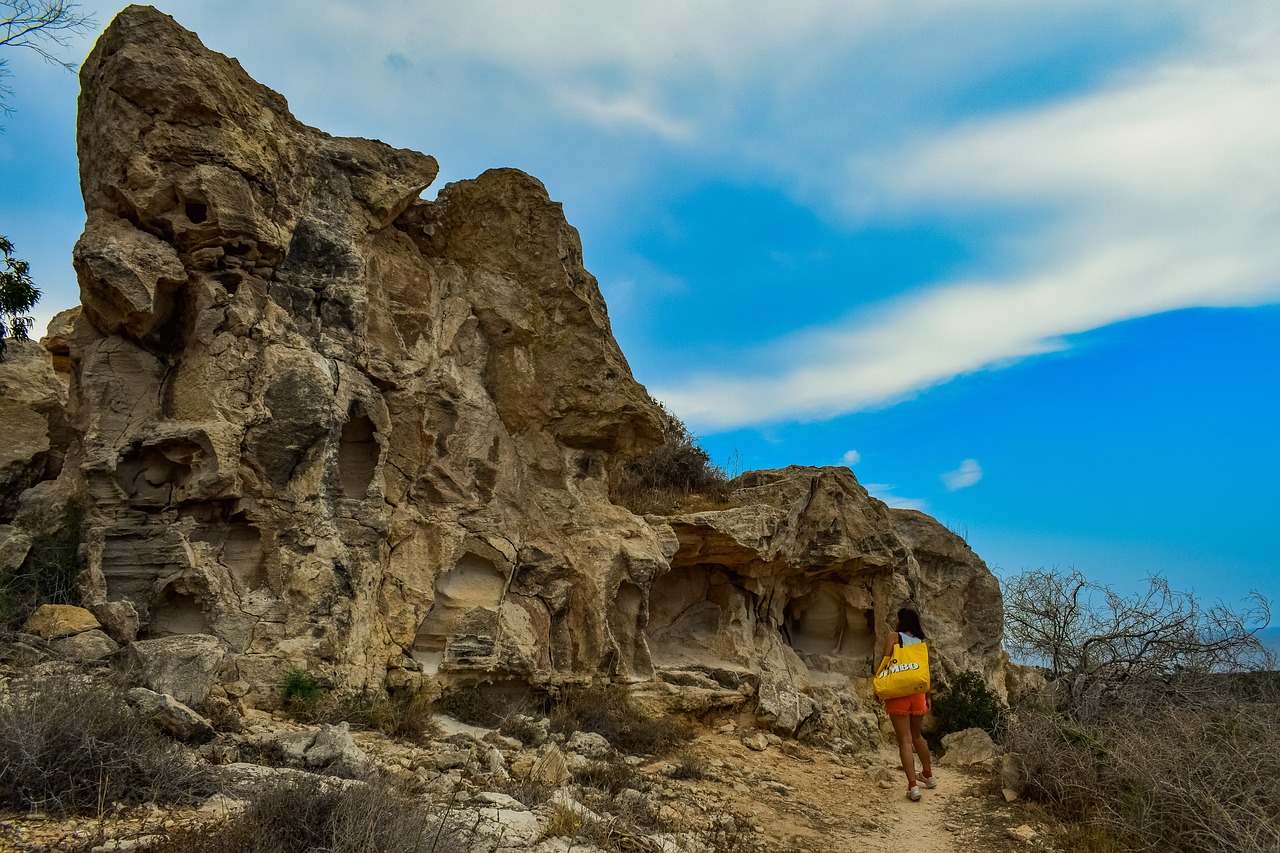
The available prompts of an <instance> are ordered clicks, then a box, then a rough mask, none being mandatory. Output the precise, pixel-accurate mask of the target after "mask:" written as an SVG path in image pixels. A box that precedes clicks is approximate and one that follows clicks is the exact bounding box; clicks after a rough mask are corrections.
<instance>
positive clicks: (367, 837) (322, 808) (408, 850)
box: [153, 777, 469, 853]
mask: <svg viewBox="0 0 1280 853" xmlns="http://www.w3.org/2000/svg"><path fill="white" fill-rule="evenodd" d="M153 849H154V851H155V853H243V851H248V850H252V851H255V853H314V851H325V853H432V851H435V853H463V851H465V850H468V849H469V845H467V844H466V843H465V839H462V838H460V837H455V836H454V835H453V834H452V833H449V832H448V830H444V831H442V830H441V823H440V817H439V816H438V815H435V814H433V813H432V812H430V811H429V810H428V809H427V807H426V806H425V805H424V804H423V803H422V802H421V801H420V800H415V799H414V798H412V797H410V796H408V795H407V794H405V793H404V792H402V791H400V790H398V789H396V788H394V787H393V786H391V785H389V784H387V783H385V782H372V783H359V784H339V783H334V782H333V781H332V780H324V779H321V778H320V777H315V778H310V779H304V780H301V781H295V782H292V783H287V784H280V785H275V786H271V787H266V788H263V789H261V790H259V791H258V792H257V793H256V794H254V795H253V797H252V798H251V799H250V801H249V806H248V809H247V810H246V811H245V812H244V813H243V814H241V815H238V816H236V817H234V818H232V819H231V820H229V821H227V822H226V823H223V824H219V825H217V826H213V827H203V828H200V829H198V830H188V831H185V832H181V833H175V834H173V835H171V836H170V837H169V838H168V840H167V841H166V842H164V843H163V844H161V845H159V846H158V847H155V848H153Z"/></svg>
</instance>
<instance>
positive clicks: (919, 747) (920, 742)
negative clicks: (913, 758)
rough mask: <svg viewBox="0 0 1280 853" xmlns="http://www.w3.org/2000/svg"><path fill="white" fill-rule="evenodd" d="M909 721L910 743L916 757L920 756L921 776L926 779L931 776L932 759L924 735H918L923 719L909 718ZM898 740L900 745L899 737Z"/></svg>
mask: <svg viewBox="0 0 1280 853" xmlns="http://www.w3.org/2000/svg"><path fill="white" fill-rule="evenodd" d="M910 720H911V743H912V744H913V745H914V746H915V748H916V755H918V756H920V769H921V771H922V773H921V775H922V776H924V777H925V778H926V779H928V778H929V777H931V776H933V760H932V759H933V757H932V756H931V755H929V744H928V743H926V742H925V739H924V735H923V734H921V733H920V725H921V724H922V723H923V722H924V717H911V718H910ZM895 731H896V729H895ZM898 740H899V743H901V740H902V738H901V736H899V738H898ZM899 752H901V747H899Z"/></svg>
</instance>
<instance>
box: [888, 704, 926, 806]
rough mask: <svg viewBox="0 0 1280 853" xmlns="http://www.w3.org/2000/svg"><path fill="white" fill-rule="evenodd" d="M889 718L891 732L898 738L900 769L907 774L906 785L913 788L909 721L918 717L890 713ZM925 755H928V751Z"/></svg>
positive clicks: (913, 760) (910, 727)
mask: <svg viewBox="0 0 1280 853" xmlns="http://www.w3.org/2000/svg"><path fill="white" fill-rule="evenodd" d="M889 719H890V720H891V721H892V722H893V733H894V734H895V735H897V738H898V756H899V757H900V758H901V759H902V769H903V770H904V771H906V774H907V787H908V788H914V787H915V786H916V757H915V755H914V753H913V750H912V748H911V736H912V724H911V721H912V720H917V719H919V717H907V716H905V715H901V714H890V715H889ZM918 725H919V724H918V723H917V724H916V726H917V727H918ZM925 755H928V752H926V753H925ZM928 766H929V765H928V764H926V765H925V767H926V769H927V768H928Z"/></svg>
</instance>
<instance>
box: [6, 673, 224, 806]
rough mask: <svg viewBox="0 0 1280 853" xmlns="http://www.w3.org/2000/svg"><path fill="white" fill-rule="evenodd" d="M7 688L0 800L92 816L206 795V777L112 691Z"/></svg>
mask: <svg viewBox="0 0 1280 853" xmlns="http://www.w3.org/2000/svg"><path fill="white" fill-rule="evenodd" d="M13 688H16V689H13ZM11 690H12V692H10V693H8V694H6V695H3V696H0V802H3V803H4V804H6V805H8V806H11V807H13V808H18V809H39V810H42V811H49V812H54V813H56V814H61V815H67V814H75V813H79V814H86V813H87V814H93V813H100V812H101V811H102V810H103V809H104V808H105V807H106V806H108V805H110V804H112V803H144V802H159V803H188V802H195V801H198V800H201V799H203V798H205V797H207V796H209V795H210V794H212V793H213V792H214V786H213V782H212V780H211V778H210V776H209V774H208V771H207V770H206V769H205V768H204V767H202V766H201V765H197V764H194V763H193V762H192V761H191V760H189V759H188V758H187V757H186V756H185V754H184V753H183V752H182V750H181V749H180V748H179V747H178V746H177V745H176V744H174V743H173V742H172V741H170V740H169V739H168V738H166V737H165V736H164V735H162V734H160V732H159V731H158V730H157V729H156V728H155V726H153V725H152V724H151V723H150V722H149V721H147V720H146V719H144V718H142V717H140V716H139V715H138V714H137V713H136V712H135V711H133V710H132V709H131V708H130V707H129V705H128V703H127V702H126V701H125V697H124V692H123V691H122V690H121V689H120V688H119V687H117V686H115V685H113V684H110V683H105V682H89V681H80V680H72V679H52V678H49V679H43V680H37V681H30V682H25V683H22V684H20V685H13V686H11Z"/></svg>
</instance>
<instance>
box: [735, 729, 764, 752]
mask: <svg viewBox="0 0 1280 853" xmlns="http://www.w3.org/2000/svg"><path fill="white" fill-rule="evenodd" d="M742 745H743V746H745V747H746V748H747V749H753V750H755V751H756V752H764V751H765V750H766V749H768V748H769V739H768V738H767V737H765V736H764V735H763V734H761V733H760V732H754V733H752V734H749V735H743V736H742Z"/></svg>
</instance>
